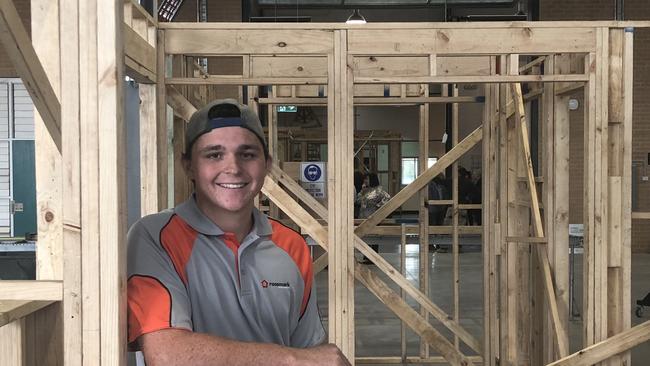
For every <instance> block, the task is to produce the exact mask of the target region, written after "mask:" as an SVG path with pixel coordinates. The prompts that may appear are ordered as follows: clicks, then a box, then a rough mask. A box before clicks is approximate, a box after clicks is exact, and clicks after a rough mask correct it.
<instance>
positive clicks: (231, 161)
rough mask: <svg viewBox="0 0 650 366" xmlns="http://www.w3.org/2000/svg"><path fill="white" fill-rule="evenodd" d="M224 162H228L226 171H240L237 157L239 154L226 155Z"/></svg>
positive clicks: (235, 172) (234, 172)
mask: <svg viewBox="0 0 650 366" xmlns="http://www.w3.org/2000/svg"><path fill="white" fill-rule="evenodd" d="M224 163H225V164H226V166H225V171H226V172H227V173H230V174H237V173H239V170H240V166H239V159H238V158H237V155H235V154H228V155H226V158H225V161H224Z"/></svg>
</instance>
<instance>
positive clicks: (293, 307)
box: [128, 197, 325, 349]
mask: <svg viewBox="0 0 650 366" xmlns="http://www.w3.org/2000/svg"><path fill="white" fill-rule="evenodd" d="M253 219H254V227H253V229H252V230H251V232H250V233H249V234H248V236H246V238H244V240H243V241H242V242H241V243H239V242H237V239H236V238H235V236H234V234H232V233H227V232H223V231H222V230H221V229H220V228H219V227H217V226H216V225H215V224H214V223H213V222H212V221H211V220H210V219H208V218H207V217H206V216H205V215H204V214H203V213H202V212H201V211H200V210H199V208H198V207H197V205H196V202H195V199H194V198H193V197H192V198H190V199H189V200H187V201H186V202H184V203H182V204H181V205H179V206H177V207H176V208H174V209H173V210H168V211H163V212H161V213H157V214H154V215H149V216H146V217H144V218H142V219H141V220H140V221H138V222H137V223H136V224H134V225H133V227H132V228H131V229H130V231H129V235H128V326H129V330H128V339H129V343H130V344H131V345H132V346H134V345H135V342H134V341H135V340H136V339H137V338H138V337H139V336H141V335H142V334H146V333H149V332H153V331H157V330H161V329H167V328H179V329H186V330H190V331H195V332H201V333H209V334H212V335H216V336H221V337H226V338H230V339H236V340H240V341H254V342H265V343H275V344H280V345H284V346H290V347H301V348H304V347H310V346H315V345H318V344H320V343H321V342H323V340H324V338H325V330H324V329H323V326H322V323H321V320H320V316H319V313H318V308H317V306H316V289H315V288H314V283H313V271H312V260H311V256H310V253H309V248H308V247H307V244H306V243H305V240H304V238H303V237H302V236H301V235H300V234H298V233H297V232H295V231H293V230H291V229H289V228H287V227H285V226H283V225H282V224H280V223H279V222H277V221H274V220H270V219H268V218H267V217H266V216H265V215H263V214H261V213H260V212H259V211H257V210H254V211H253ZM131 348H132V349H133V347H131Z"/></svg>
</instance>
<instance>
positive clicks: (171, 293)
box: [127, 214, 192, 350]
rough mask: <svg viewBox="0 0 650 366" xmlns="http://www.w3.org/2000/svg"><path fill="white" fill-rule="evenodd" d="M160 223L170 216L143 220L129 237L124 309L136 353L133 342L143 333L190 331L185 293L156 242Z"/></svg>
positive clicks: (164, 253)
mask: <svg viewBox="0 0 650 366" xmlns="http://www.w3.org/2000/svg"><path fill="white" fill-rule="evenodd" d="M160 220H167V221H169V215H165V216H163V214H158V215H153V217H147V218H145V219H142V220H140V221H138V222H137V223H135V224H134V225H133V227H132V228H131V230H129V234H128V239H127V242H128V244H127V245H128V247H127V253H128V254H127V272H128V283H127V299H128V300H127V307H128V342H129V348H130V349H131V350H137V345H136V344H135V341H136V340H137V339H138V337H140V336H141V335H143V334H146V333H150V332H154V331H157V330H161V329H168V328H179V329H186V330H192V320H191V319H192V318H191V311H192V310H191V305H190V300H189V297H188V294H187V289H186V288H185V285H184V283H183V281H182V280H181V277H180V276H179V274H178V273H177V271H176V269H175V267H174V264H173V262H172V260H171V258H170V257H169V255H168V253H167V252H166V251H165V249H164V248H163V246H162V245H161V244H160V242H159V238H160V237H161V235H160V233H161V232H162V230H163V229H164V226H165V223H164V222H162V223H158V222H156V221H160ZM148 227H149V228H148ZM151 228H153V229H151ZM157 239H158V240H157Z"/></svg>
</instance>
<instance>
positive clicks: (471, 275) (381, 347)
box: [316, 237, 650, 365]
mask: <svg viewBox="0 0 650 366" xmlns="http://www.w3.org/2000/svg"><path fill="white" fill-rule="evenodd" d="M408 240H409V241H408V242H409V243H410V242H413V243H414V244H408V245H407V247H406V276H407V278H408V279H409V280H411V281H412V282H413V284H415V285H416V286H417V283H418V280H417V275H418V270H419V257H418V245H417V244H415V242H416V241H417V238H413V239H408ZM438 240H440V238H439V239H438ZM442 240H443V242H444V241H445V239H444V238H442ZM466 240H467V239H466ZM369 241H370V242H373V243H377V244H379V252H380V253H381V255H382V256H383V257H384V258H385V259H387V260H388V261H389V263H391V264H392V265H393V266H395V267H396V268H399V267H398V266H399V261H400V254H399V244H398V243H399V238H388V237H380V238H371V239H369ZM469 242H471V244H475V243H476V240H475V238H473V239H469ZM443 248H444V246H443ZM479 250H480V248H479V247H478V246H475V245H469V246H467V247H463V251H462V253H461V255H460V295H459V297H460V304H461V305H460V306H461V308H460V314H461V316H460V317H461V319H460V323H461V325H462V326H463V327H464V328H465V329H467V331H468V332H470V333H471V334H472V335H474V337H476V338H478V339H483V333H482V332H483V330H482V329H483V294H482V291H483V284H482V276H483V275H482V273H483V269H482V268H483V263H482V254H481V252H480V251H479ZM357 254H358V253H357ZM574 263H575V277H576V279H575V291H574V296H575V302H576V306H575V309H576V310H575V312H576V313H579V312H580V307H581V301H582V254H576V255H575V262H574ZM370 268H374V266H372V265H371V266H370ZM374 271H376V272H379V271H378V270H376V269H374ZM429 271H430V272H429V279H430V280H429V281H430V294H431V298H432V299H433V301H434V303H436V304H437V305H438V306H439V307H440V308H442V309H443V310H444V311H445V312H447V313H448V314H451V313H452V305H453V304H452V300H451V299H452V291H453V289H452V254H451V250H449V251H447V252H443V251H438V252H433V253H430V255H429ZM384 279H385V280H386V282H387V283H388V284H390V285H392V286H391V287H392V288H393V289H398V287H397V286H396V285H394V283H393V282H392V281H390V280H389V279H388V278H387V277H385V276H384ZM316 284H317V289H318V296H319V301H318V303H319V308H320V311H321V314H322V316H323V322H324V325H325V329H327V307H328V302H327V271H326V270H325V271H322V272H321V273H319V274H318V275H317V276H316ZM648 292H650V254H635V255H634V256H633V257H632V313H633V314H632V323H633V325H636V324H640V323H641V322H643V321H647V320H650V308H646V311H645V314H644V318H641V319H639V318H637V317H636V316H635V315H634V310H635V308H636V300H637V299H641V298H643V297H644V296H645V295H646V294H647V293H648ZM407 301H408V303H409V304H411V305H413V306H415V304H416V303H415V301H413V300H412V299H408V300H407ZM355 305H356V306H355V318H356V327H355V332H356V354H357V356H358V357H363V356H399V355H400V352H401V351H400V350H401V346H400V321H399V320H398V318H397V317H396V316H394V315H393V313H392V312H391V311H390V310H388V309H387V308H386V307H385V306H384V305H383V304H381V303H380V302H379V300H378V299H377V298H376V297H375V296H374V295H373V294H372V293H370V292H369V291H368V290H367V289H366V288H365V287H364V286H363V285H360V284H359V283H358V282H357V286H356V288H355ZM436 323H437V321H436V320H435V319H433V320H432V324H434V327H436V328H437V329H438V330H440V331H441V333H442V334H443V335H445V336H447V337H448V338H450V334H451V333H450V332H449V331H446V328H444V327H439V326H436ZM569 331H570V347H571V352H575V351H578V350H580V349H582V348H583V347H582V321H581V320H580V319H579V316H578V317H576V319H574V320H571V322H570V328H569ZM418 350H419V338H418V337H417V336H416V335H415V334H414V333H413V332H411V331H410V330H409V331H407V354H408V355H409V356H417V355H418V352H419V351H418ZM461 351H462V352H464V353H465V354H468V355H471V354H472V352H471V351H470V350H469V349H468V348H467V347H466V346H464V345H463V346H461ZM434 353H435V352H433V351H432V352H431V355H432V356H433V355H434ZM648 360H650V342H646V343H645V344H642V345H639V346H637V347H636V348H635V349H634V350H633V351H632V365H647V364H648Z"/></svg>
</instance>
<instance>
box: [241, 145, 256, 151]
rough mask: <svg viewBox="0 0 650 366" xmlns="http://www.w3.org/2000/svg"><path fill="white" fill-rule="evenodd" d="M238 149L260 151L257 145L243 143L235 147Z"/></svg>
mask: <svg viewBox="0 0 650 366" xmlns="http://www.w3.org/2000/svg"><path fill="white" fill-rule="evenodd" d="M237 150H239V151H244V150H255V151H260V150H261V149H260V147H259V146H258V145H254V144H253V145H249V144H244V145H239V147H238V148H237Z"/></svg>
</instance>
